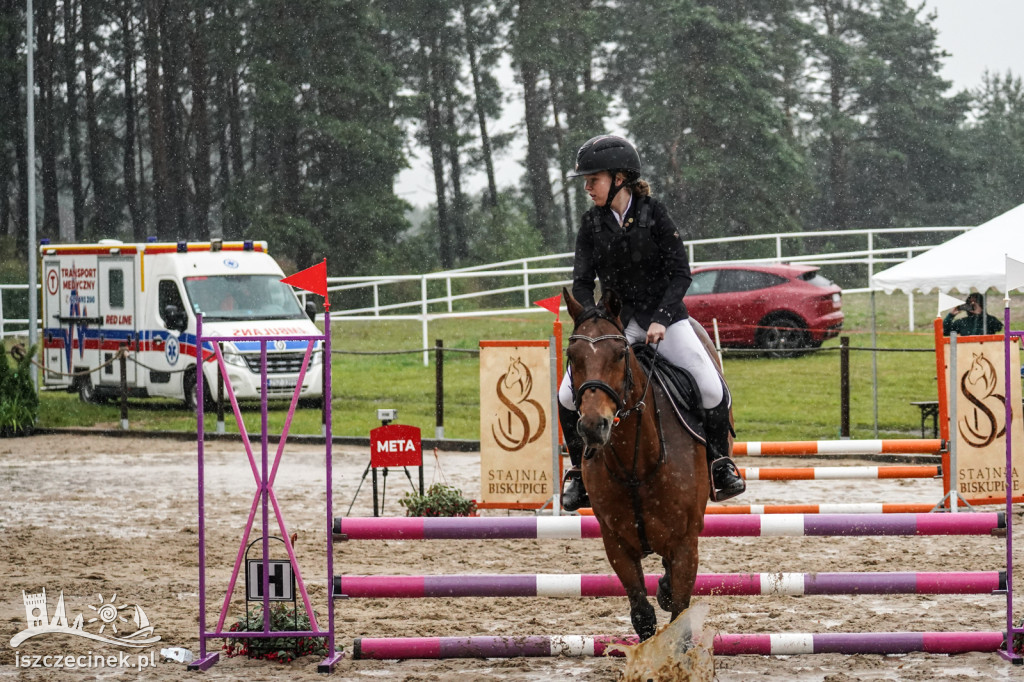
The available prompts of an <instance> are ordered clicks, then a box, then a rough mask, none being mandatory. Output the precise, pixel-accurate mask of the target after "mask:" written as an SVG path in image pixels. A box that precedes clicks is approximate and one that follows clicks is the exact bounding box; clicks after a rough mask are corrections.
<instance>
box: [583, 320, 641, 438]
mask: <svg viewBox="0 0 1024 682" xmlns="http://www.w3.org/2000/svg"><path fill="white" fill-rule="evenodd" d="M573 341H589V342H590V343H591V344H595V343H597V342H598V341H622V343H623V345H624V346H625V347H626V351H627V353H628V351H629V339H627V338H626V337H625V336H623V335H622V334H602V335H601V336H597V337H591V336H586V335H584V334H573V335H571V336H570V337H569V342H570V343H572V342H573ZM652 374H653V373H652ZM650 385H651V375H650V374H648V375H647V381H646V382H645V383H644V392H643V393H642V394H641V395H640V399H639V400H637V401H636V403H634V405H633V406H632V407H630V408H629V409H626V401H625V398H623V396H627V397H628V396H629V392H630V391H631V390H632V389H633V368H632V367H631V366H630V363H629V360H628V359H627V360H626V376H625V378H624V379H623V382H622V393H621V395H620V394H619V392H618V391H616V390H615V388H613V387H612V386H610V385H609V384H608V383H607V382H604V381H601V380H600V379H589V380H587V381H584V382H583V383H582V384H580V387H579V388H578V389H576V390H575V392H574V395H573V402H574V403H575V404H576V410H577V412H578V411H579V409H580V401H581V400H582V399H583V396H584V394H585V393H586V392H587V391H589V390H590V389H596V390H598V391H603V392H604V393H606V394H607V395H608V397H610V398H611V399H612V400H613V401H614V402H615V408H616V409H615V418H614V422H613V425H615V424H618V423H619V422H620V421H622V420H623V419H625V418H626V417H628V416H629V415H630V414H632V413H633V412H643V410H644V408H645V407H646V403H645V402H644V398H646V397H647V389H648V388H649V387H650Z"/></svg>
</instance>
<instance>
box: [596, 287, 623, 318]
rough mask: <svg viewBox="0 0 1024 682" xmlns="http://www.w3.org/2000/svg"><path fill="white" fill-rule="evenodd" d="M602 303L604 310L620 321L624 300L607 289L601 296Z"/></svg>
mask: <svg viewBox="0 0 1024 682" xmlns="http://www.w3.org/2000/svg"><path fill="white" fill-rule="evenodd" d="M601 303H602V304H603V305H604V309H605V310H607V311H608V314H609V315H611V316H612V317H614V318H615V319H619V313H621V312H622V299H620V298H619V295H618V294H617V293H615V291H614V290H612V289H606V290H605V291H604V292H603V293H602V294H601Z"/></svg>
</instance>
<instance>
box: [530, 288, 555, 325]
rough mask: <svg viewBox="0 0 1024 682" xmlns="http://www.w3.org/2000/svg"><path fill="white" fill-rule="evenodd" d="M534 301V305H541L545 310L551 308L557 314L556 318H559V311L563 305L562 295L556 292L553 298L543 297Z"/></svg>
mask: <svg viewBox="0 0 1024 682" xmlns="http://www.w3.org/2000/svg"><path fill="white" fill-rule="evenodd" d="M533 303H534V305H539V306H540V307H541V308H544V309H545V310H550V311H551V312H553V313H554V314H555V319H558V317H559V314H558V312H559V310H560V309H561V307H562V295H561V294H556V295H555V296H552V297H551V298H542V299H541V300H539V301H534V302H533Z"/></svg>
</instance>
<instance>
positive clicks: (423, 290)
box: [420, 276, 430, 367]
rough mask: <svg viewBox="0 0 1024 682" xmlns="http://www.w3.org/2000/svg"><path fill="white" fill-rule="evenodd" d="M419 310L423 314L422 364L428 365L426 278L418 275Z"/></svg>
mask: <svg viewBox="0 0 1024 682" xmlns="http://www.w3.org/2000/svg"><path fill="white" fill-rule="evenodd" d="M420 297H421V302H420V310H421V312H422V314H423V321H422V327H423V366H424V367H429V366H430V351H428V350H427V278H426V276H423V277H420Z"/></svg>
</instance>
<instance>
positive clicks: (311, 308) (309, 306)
mask: <svg viewBox="0 0 1024 682" xmlns="http://www.w3.org/2000/svg"><path fill="white" fill-rule="evenodd" d="M306 315H308V316H309V319H311V320H313V322H316V303H313V301H306Z"/></svg>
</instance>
